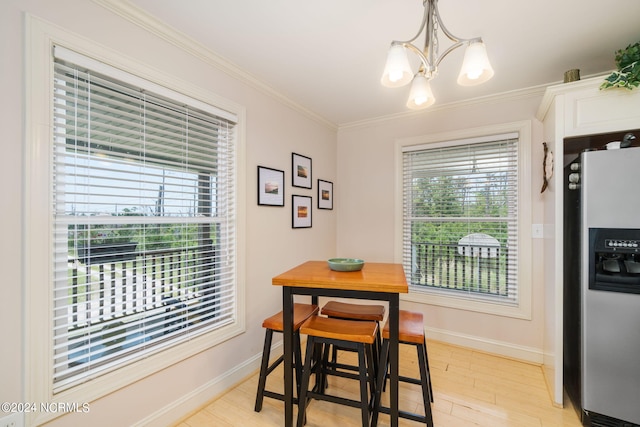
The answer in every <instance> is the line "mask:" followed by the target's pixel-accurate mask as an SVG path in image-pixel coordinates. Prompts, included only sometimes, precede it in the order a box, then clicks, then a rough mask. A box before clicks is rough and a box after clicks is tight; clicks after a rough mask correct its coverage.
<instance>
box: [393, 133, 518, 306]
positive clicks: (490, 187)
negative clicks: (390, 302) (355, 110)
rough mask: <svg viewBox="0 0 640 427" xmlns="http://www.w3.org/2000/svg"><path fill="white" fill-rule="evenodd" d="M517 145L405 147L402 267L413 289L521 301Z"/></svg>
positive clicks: (505, 141) (501, 141)
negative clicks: (519, 292)
mask: <svg viewBox="0 0 640 427" xmlns="http://www.w3.org/2000/svg"><path fill="white" fill-rule="evenodd" d="M517 144H518V137H517V134H511V135H498V136H495V137H491V138H481V139H476V140H466V141H459V142H454V143H448V144H444V145H439V146H437V147H434V148H430V147H429V146H428V145H425V146H420V147H415V146H414V147H406V148H405V149H404V150H403V264H404V268H405V271H406V273H407V279H408V281H409V283H410V287H411V288H412V290H413V291H429V292H438V293H445V294H450V295H456V296H461V297H468V298H472V299H480V300H483V301H488V300H493V301H496V302H500V303H507V304H515V303H517V300H518V287H517V274H516V272H517V263H518V253H517V247H518V245H517V236H518V218H517V212H518V206H517V203H518V194H517V192H518V146H517ZM432 147H433V146H432Z"/></svg>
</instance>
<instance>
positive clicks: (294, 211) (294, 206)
mask: <svg viewBox="0 0 640 427" xmlns="http://www.w3.org/2000/svg"><path fill="white" fill-rule="evenodd" d="M312 211H313V199H312V197H311V196H300V195H297V194H294V195H292V196H291V227H292V228H311V225H312V224H313V221H312V213H313V212H312Z"/></svg>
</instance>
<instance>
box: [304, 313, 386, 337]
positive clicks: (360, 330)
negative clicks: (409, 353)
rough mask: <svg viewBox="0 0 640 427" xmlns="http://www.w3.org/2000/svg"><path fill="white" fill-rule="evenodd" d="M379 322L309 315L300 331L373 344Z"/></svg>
mask: <svg viewBox="0 0 640 427" xmlns="http://www.w3.org/2000/svg"><path fill="white" fill-rule="evenodd" d="M377 330H378V324H377V323H374V322H358V321H353V320H343V319H331V318H328V317H320V316H312V317H309V318H308V319H307V320H306V321H305V322H304V324H303V325H302V326H301V327H300V332H301V333H303V334H305V335H311V336H314V337H322V338H333V339H336V340H343V341H351V342H361V343H364V344H373V343H374V342H375V339H376V331H377Z"/></svg>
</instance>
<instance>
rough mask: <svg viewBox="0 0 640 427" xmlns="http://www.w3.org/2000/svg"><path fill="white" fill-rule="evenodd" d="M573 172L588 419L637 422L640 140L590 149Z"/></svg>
mask: <svg viewBox="0 0 640 427" xmlns="http://www.w3.org/2000/svg"><path fill="white" fill-rule="evenodd" d="M576 169H578V168H576ZM574 173H578V174H579V179H575V175H574V179H573V180H574V181H577V182H579V192H580V200H579V204H580V208H579V211H580V216H581V221H580V239H581V242H580V249H578V247H577V245H576V246H575V247H574V248H572V246H571V243H570V242H565V250H568V251H570V250H580V251H581V263H580V265H581V267H580V268H581V271H580V282H581V283H580V305H581V310H580V311H581V319H580V322H579V323H578V324H579V327H580V330H581V337H580V338H581V340H580V341H581V359H582V360H581V378H580V379H581V387H580V388H581V389H580V393H581V404H582V415H583V424H585V425H592V426H616V427H617V426H625V427H627V426H633V425H640V147H629V148H619V149H608V150H607V149H604V150H593V151H585V152H583V153H582V154H581V156H580V161H579V170H577V171H576V172H574Z"/></svg>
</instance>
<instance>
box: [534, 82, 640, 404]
mask: <svg viewBox="0 0 640 427" xmlns="http://www.w3.org/2000/svg"><path fill="white" fill-rule="evenodd" d="M603 79H604V76H603V77H594V78H591V79H586V80H581V81H577V82H573V83H566V84H561V85H557V86H551V87H549V88H547V90H546V92H545V95H544V97H543V99H542V102H541V104H540V107H539V109H538V113H537V118H538V119H539V120H540V121H542V122H543V123H544V138H545V141H546V142H547V144H548V145H549V148H550V149H551V151H552V152H553V153H554V158H555V159H556V166H555V168H556V170H557V173H555V174H554V176H553V178H552V179H551V182H550V183H549V187H548V190H547V191H545V193H543V197H544V217H545V218H544V222H545V225H544V229H545V230H550V232H549V233H545V242H544V281H545V283H544V286H545V311H546V312H545V338H544V347H545V348H544V364H545V373H546V375H547V382H548V384H549V385H550V386H551V387H552V391H553V399H554V402H555V403H557V404H562V400H563V384H562V375H563V372H562V358H563V348H562V346H563V344H562V328H563V324H562V318H563V300H562V299H563V266H562V261H561V260H562V254H563V251H564V249H565V248H564V242H563V238H562V236H563V232H564V229H563V218H564V215H563V214H564V213H563V186H564V185H566V183H565V182H563V180H564V178H563V174H562V168H563V166H564V165H563V158H564V149H563V148H564V146H563V142H564V138H566V137H575V136H583V135H594V134H600V133H609V132H616V131H625V130H629V129H640V89H635V90H632V91H630V90H627V89H618V88H615V89H606V90H600V84H601V83H602V81H603ZM567 249H569V248H567Z"/></svg>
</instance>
